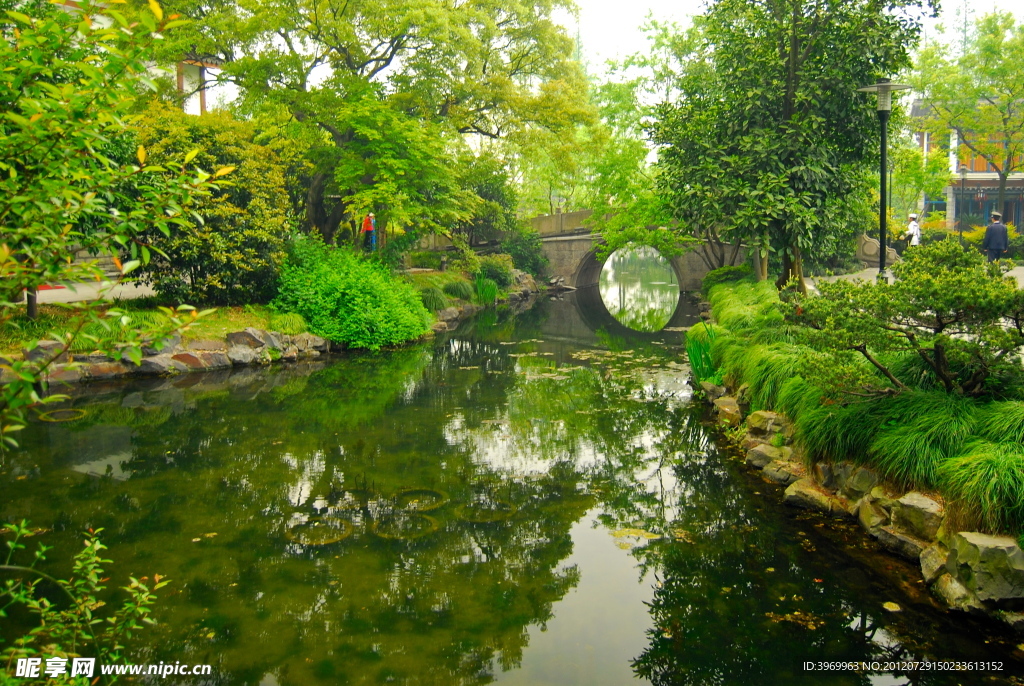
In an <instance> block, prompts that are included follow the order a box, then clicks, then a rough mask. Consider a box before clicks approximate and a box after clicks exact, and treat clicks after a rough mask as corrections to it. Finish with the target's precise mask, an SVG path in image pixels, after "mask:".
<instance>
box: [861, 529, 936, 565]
mask: <svg viewBox="0 0 1024 686" xmlns="http://www.w3.org/2000/svg"><path fill="white" fill-rule="evenodd" d="M874 536H875V538H877V539H878V542H879V543H881V544H882V547H883V548H885V549H886V550H889V551H891V552H894V553H896V554H897V555H899V556H900V557H905V558H907V559H908V560H913V561H914V562H917V561H919V560H920V559H921V553H923V552H924V549H925V548H927V547H928V543H927V542H926V541H922V540H921V539H919V538H914V537H913V536H909V535H907V534H905V533H903V532H902V531H897V530H896V529H895V528H893V527H892V526H880V527H878V528H877V529H875V531H874Z"/></svg>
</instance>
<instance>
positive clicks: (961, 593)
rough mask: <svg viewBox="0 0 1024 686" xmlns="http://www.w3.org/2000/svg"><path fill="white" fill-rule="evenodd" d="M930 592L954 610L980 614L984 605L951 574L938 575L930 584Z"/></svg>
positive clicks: (983, 609)
mask: <svg viewBox="0 0 1024 686" xmlns="http://www.w3.org/2000/svg"><path fill="white" fill-rule="evenodd" d="M932 592H933V593H935V595H936V596H938V597H939V599H940V600H942V602H944V603H946V605H948V606H949V607H950V608H952V609H954V610H960V611H962V612H970V613H973V614H981V613H983V612H984V611H985V607H984V606H983V605H982V604H981V602H980V601H979V600H978V598H977V596H975V595H974V594H973V593H971V591H970V590H969V589H967V588H966V587H965V586H964V585H963V584H961V583H960V582H959V581H957V580H956V578H954V577H953V575H952V574H949V573H946V574H942V575H940V576H939V578H938V579H937V580H936V581H935V584H934V585H932Z"/></svg>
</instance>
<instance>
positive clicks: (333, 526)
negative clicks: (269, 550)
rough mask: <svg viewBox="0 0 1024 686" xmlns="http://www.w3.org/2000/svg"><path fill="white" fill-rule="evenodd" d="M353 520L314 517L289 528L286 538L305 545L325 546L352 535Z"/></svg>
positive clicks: (353, 529) (353, 528)
mask: <svg viewBox="0 0 1024 686" xmlns="http://www.w3.org/2000/svg"><path fill="white" fill-rule="evenodd" d="M353 531H355V527H354V526H352V522H349V521H348V520H345V519H340V518H338V517H322V518H314V519H310V520H309V521H307V522H305V523H303V524H297V525H295V526H293V527H292V528H290V529H288V531H287V532H286V533H285V538H287V539H288V540H289V541H292V542H293V543H298V544H300V545H305V546H324V545H331V544H332V543H338V542H340V541H343V540H345V539H346V538H348V537H349V536H351V535H352V533H353Z"/></svg>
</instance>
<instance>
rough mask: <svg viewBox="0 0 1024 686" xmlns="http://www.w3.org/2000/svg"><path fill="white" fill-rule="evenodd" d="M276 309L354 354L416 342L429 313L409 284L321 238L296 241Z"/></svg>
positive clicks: (282, 278)
mask: <svg viewBox="0 0 1024 686" xmlns="http://www.w3.org/2000/svg"><path fill="white" fill-rule="evenodd" d="M274 304H275V306H276V307H277V308H278V309H281V310H285V311H288V312H297V313H298V314H300V315H302V317H303V318H304V319H305V320H306V322H307V323H308V325H309V330H310V331H311V332H313V333H315V334H317V335H318V336H323V337H324V338H327V339H329V340H331V341H335V342H338V343H344V344H346V345H348V346H350V347H353V348H369V349H371V350H377V349H379V348H380V347H381V346H385V345H396V344H398V343H404V342H406V341H409V340H412V339H415V338H418V337H420V336H422V335H423V334H425V333H426V332H427V330H428V329H429V322H430V313H429V312H427V310H426V309H425V308H424V307H423V303H422V302H421V301H420V297H419V294H418V293H417V292H416V290H415V289H414V288H413V287H412V286H411V285H410V284H408V283H406V282H404V281H401V280H399V279H396V278H394V277H393V276H392V275H391V273H390V272H388V271H387V269H386V268H384V267H383V266H382V265H380V264H378V263H376V262H374V261H372V260H370V259H368V258H365V257H363V256H361V255H357V254H354V253H352V252H351V251H348V250H345V249H339V248H333V247H330V246H327V245H324V243H323V241H322V240H320V239H319V238H317V237H303V238H300V239H297V240H296V241H295V243H294V245H293V246H292V249H291V254H290V255H289V256H288V260H287V261H286V262H285V265H284V268H283V269H282V270H281V278H280V281H279V283H278V296H277V299H276V300H275V301H274Z"/></svg>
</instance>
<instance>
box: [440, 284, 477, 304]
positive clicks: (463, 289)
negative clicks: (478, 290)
mask: <svg viewBox="0 0 1024 686" xmlns="http://www.w3.org/2000/svg"><path fill="white" fill-rule="evenodd" d="M444 292H445V293H446V294H447V295H450V296H451V297H453V298H458V299H459V300H472V298H473V284H471V283H470V282H468V281H461V280H460V281H450V282H448V283H446V284H445V285H444Z"/></svg>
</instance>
